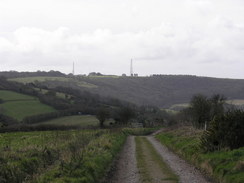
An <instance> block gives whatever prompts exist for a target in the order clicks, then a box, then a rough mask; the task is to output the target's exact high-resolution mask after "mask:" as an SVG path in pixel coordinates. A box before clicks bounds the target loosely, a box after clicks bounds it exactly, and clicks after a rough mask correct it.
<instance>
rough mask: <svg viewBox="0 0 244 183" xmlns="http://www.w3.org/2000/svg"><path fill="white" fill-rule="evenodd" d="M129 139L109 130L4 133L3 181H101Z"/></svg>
mask: <svg viewBox="0 0 244 183" xmlns="http://www.w3.org/2000/svg"><path fill="white" fill-rule="evenodd" d="M125 139H126V135H125V134H123V133H121V132H120V133H119V132H117V133H113V132H111V131H108V130H84V131H55V132H50V131H46V132H18V133H5V134H0V182H2V183H5V182H12V183H15V182H81V183H95V182H99V180H101V179H102V178H103V177H104V175H105V174H106V171H107V170H108V169H109V166H110V164H111V163H112V161H113V159H114V157H115V155H116V154H117V153H118V152H119V151H120V149H121V147H122V145H123V143H124V141H125Z"/></svg>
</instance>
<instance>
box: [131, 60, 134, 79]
mask: <svg viewBox="0 0 244 183" xmlns="http://www.w3.org/2000/svg"><path fill="white" fill-rule="evenodd" d="M130 76H134V73H133V60H132V59H131V61H130Z"/></svg>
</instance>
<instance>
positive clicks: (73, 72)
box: [72, 62, 75, 76]
mask: <svg viewBox="0 0 244 183" xmlns="http://www.w3.org/2000/svg"><path fill="white" fill-rule="evenodd" d="M72 74H73V76H74V75H75V62H73V70H72Z"/></svg>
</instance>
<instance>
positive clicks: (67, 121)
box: [41, 115, 99, 127]
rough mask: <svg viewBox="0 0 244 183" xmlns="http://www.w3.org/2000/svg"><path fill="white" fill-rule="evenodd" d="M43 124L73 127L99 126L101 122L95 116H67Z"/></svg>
mask: <svg viewBox="0 0 244 183" xmlns="http://www.w3.org/2000/svg"><path fill="white" fill-rule="evenodd" d="M41 124H49V125H71V126H73V125H74V126H81V127H89V126H93V127H95V126H99V121H98V120H97V118H96V117H95V116H92V115H76V116H65V117H61V118H56V119H52V120H49V121H46V122H42V123H41Z"/></svg>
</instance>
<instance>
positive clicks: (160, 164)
mask: <svg viewBox="0 0 244 183" xmlns="http://www.w3.org/2000/svg"><path fill="white" fill-rule="evenodd" d="M135 141H136V159H137V166H138V169H139V171H140V175H141V180H142V182H143V183H153V182H164V181H166V182H172V183H176V182H178V177H177V175H175V174H174V173H173V171H172V170H171V169H170V168H169V166H168V165H167V164H166V163H165V162H164V161H163V159H162V157H161V156H160V155H159V154H158V153H157V151H156V150H155V149H154V147H153V146H152V144H151V143H150V142H149V141H148V140H147V139H146V138H145V137H136V139H135Z"/></svg>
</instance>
